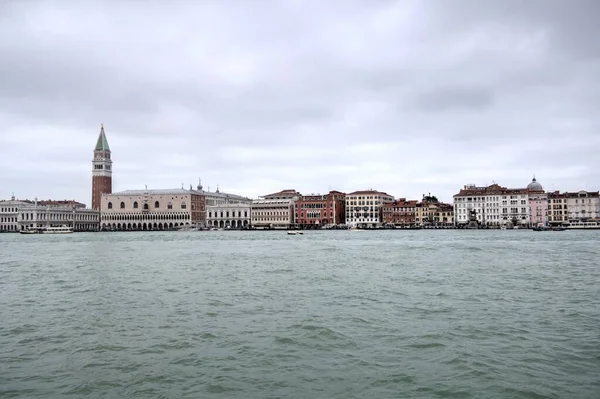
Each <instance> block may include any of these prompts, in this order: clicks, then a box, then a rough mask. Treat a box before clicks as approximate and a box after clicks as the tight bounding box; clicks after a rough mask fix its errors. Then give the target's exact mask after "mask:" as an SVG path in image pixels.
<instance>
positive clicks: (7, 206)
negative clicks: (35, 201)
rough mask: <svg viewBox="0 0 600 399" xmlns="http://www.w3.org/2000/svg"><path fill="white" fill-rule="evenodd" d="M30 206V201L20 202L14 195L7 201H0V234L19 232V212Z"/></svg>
mask: <svg viewBox="0 0 600 399" xmlns="http://www.w3.org/2000/svg"><path fill="white" fill-rule="evenodd" d="M30 204H32V202H31V201H20V200H17V199H15V197H14V195H13V196H12V198H11V199H10V200H8V201H0V233H17V232H19V230H20V228H19V210H20V209H21V208H22V207H23V206H25V205H30Z"/></svg>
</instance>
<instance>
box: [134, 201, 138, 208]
mask: <svg viewBox="0 0 600 399" xmlns="http://www.w3.org/2000/svg"><path fill="white" fill-rule="evenodd" d="M133 209H138V203H137V201H135V202H134V203H133Z"/></svg>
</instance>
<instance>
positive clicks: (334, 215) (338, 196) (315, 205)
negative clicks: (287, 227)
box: [294, 191, 346, 228]
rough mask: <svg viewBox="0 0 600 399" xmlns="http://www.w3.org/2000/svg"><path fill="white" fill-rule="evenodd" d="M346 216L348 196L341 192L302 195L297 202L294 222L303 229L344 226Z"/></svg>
mask: <svg viewBox="0 0 600 399" xmlns="http://www.w3.org/2000/svg"><path fill="white" fill-rule="evenodd" d="M345 216H346V194H344V193H342V192H340V191H330V192H329V193H327V194H323V195H322V194H310V195H302V196H300V197H298V199H297V200H296V202H295V208H294V222H295V224H296V225H297V226H299V227H301V228H318V227H323V226H327V225H339V224H344V222H345Z"/></svg>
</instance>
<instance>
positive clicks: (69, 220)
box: [18, 200, 100, 231]
mask: <svg viewBox="0 0 600 399" xmlns="http://www.w3.org/2000/svg"><path fill="white" fill-rule="evenodd" d="M18 209H19V211H18V212H19V220H18V225H19V227H18V228H19V230H24V229H26V228H37V227H59V226H69V227H71V228H72V229H73V231H98V229H99V220H100V216H99V212H98V211H97V210H94V209H86V208H85V204H82V203H79V202H75V201H37V200H36V201H35V202H33V203H29V204H25V205H22V206H20V207H19V208H18Z"/></svg>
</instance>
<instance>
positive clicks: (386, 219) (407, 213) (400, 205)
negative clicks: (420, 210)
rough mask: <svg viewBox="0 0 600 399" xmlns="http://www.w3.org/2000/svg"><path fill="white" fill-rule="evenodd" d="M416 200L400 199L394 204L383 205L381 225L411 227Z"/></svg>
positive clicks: (413, 220) (413, 221)
mask: <svg viewBox="0 0 600 399" xmlns="http://www.w3.org/2000/svg"><path fill="white" fill-rule="evenodd" d="M416 208H417V200H411V201H407V200H406V198H400V199H398V200H396V201H394V202H390V203H388V204H384V205H383V223H385V224H395V225H407V226H410V225H413V224H414V223H415V213H416Z"/></svg>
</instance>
